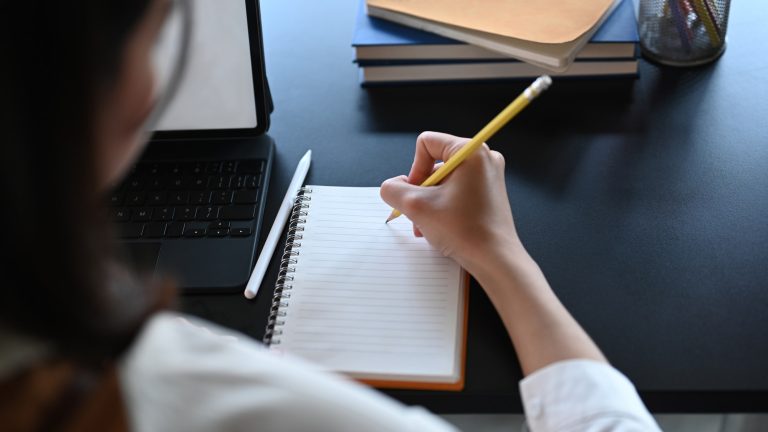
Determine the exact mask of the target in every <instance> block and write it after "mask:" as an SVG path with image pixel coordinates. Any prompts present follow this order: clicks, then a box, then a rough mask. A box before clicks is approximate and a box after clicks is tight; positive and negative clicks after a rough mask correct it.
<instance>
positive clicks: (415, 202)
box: [380, 176, 424, 221]
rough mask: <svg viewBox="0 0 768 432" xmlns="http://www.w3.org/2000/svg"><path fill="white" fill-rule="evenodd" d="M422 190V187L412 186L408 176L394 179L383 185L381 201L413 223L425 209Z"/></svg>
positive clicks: (386, 181)
mask: <svg viewBox="0 0 768 432" xmlns="http://www.w3.org/2000/svg"><path fill="white" fill-rule="evenodd" d="M421 189H422V188H421V187H420V186H416V185H412V184H410V183H409V182H408V177H406V176H398V177H393V178H391V179H388V180H385V181H384V183H382V184H381V192H380V193H381V199H383V200H384V202H386V203H387V204H389V205H390V206H392V208H395V209H397V210H400V211H401V212H402V213H404V214H405V215H407V216H408V217H409V218H410V219H411V220H412V221H413V220H415V219H414V218H418V215H419V214H420V213H421V210H422V209H423V207H424V206H423V204H422V202H421V201H422V198H421V196H422V195H423V191H422V190H421Z"/></svg>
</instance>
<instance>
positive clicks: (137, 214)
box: [131, 207, 152, 222]
mask: <svg viewBox="0 0 768 432" xmlns="http://www.w3.org/2000/svg"><path fill="white" fill-rule="evenodd" d="M150 219H152V208H150V207H139V208H137V209H133V213H132V214H131V220H132V221H134V222H144V221H148V220H150Z"/></svg>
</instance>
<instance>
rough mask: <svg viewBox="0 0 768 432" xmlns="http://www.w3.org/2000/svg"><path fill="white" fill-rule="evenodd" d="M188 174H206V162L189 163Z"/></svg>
mask: <svg viewBox="0 0 768 432" xmlns="http://www.w3.org/2000/svg"><path fill="white" fill-rule="evenodd" d="M186 174H190V175H193V176H197V175H202V174H205V163H204V162H195V163H191V164H189V165H187V169H186Z"/></svg>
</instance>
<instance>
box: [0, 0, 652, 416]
mask: <svg viewBox="0 0 768 432" xmlns="http://www.w3.org/2000/svg"><path fill="white" fill-rule="evenodd" d="M233 1H234V0H233ZM169 7H170V2H169V0H132V1H129V0H110V1H102V0H81V1H79V2H74V3H72V2H50V4H47V3H46V4H42V3H41V2H34V1H29V2H10V1H6V2H4V3H3V6H2V12H3V13H2V17H3V21H4V22H3V23H2V24H3V25H2V26H0V27H2V29H3V31H4V34H3V35H2V36H3V37H2V42H1V43H3V44H4V45H3V51H2V55H3V59H4V61H5V62H6V67H3V68H0V74H2V76H0V78H1V81H0V82H2V85H3V87H4V91H3V94H4V97H3V98H2V99H1V100H2V103H3V115H2V120H0V121H2V122H3V123H2V133H3V134H4V138H3V148H4V153H3V154H4V156H3V157H4V162H5V163H4V167H3V168H4V169H3V173H2V187H3V193H4V195H3V196H4V197H5V198H6V201H7V202H8V203H10V205H8V206H6V207H4V211H3V212H2V217H3V227H4V228H5V229H6V232H5V240H4V245H3V246H4V247H3V250H4V259H3V260H2V266H3V267H2V275H3V278H4V280H5V281H6V283H5V284H4V286H3V288H2V290H1V291H0V296H1V297H0V424H2V425H3V428H4V429H7V430H124V429H128V428H132V429H135V430H146V431H172V430H179V431H196V430H200V431H204V430H246V429H255V430H265V431H268V430H281V431H302V430H307V431H345V430H350V431H353V430H354V431H358V430H367V431H375V430H397V431H402V430H418V431H438V430H452V427H451V426H450V425H448V424H446V423H445V422H443V421H442V420H440V419H439V418H437V417H435V416H433V415H431V414H429V413H428V412H426V411H424V410H421V409H418V408H409V407H405V406H403V405H401V404H399V403H398V402H396V401H393V400H390V399H388V398H386V397H384V396H383V395H381V394H379V393H377V392H375V391H372V390H370V389H367V388H365V387H363V386H360V385H358V384H356V383H354V382H351V381H349V380H347V379H344V378H343V377H340V376H336V375H333V374H329V373H327V372H323V371H320V370H317V369H316V368H314V367H313V366H312V365H310V364H306V363H304V362H302V361H300V360H298V359H291V358H284V357H280V358H276V357H274V356H273V355H272V354H271V353H270V352H269V351H268V350H265V349H264V348H263V347H261V346H260V345H258V344H257V343H255V342H253V341H250V340H249V339H248V338H246V337H243V336H239V335H237V334H235V333H233V332H230V331H228V330H224V329H221V328H218V327H216V326H215V325H213V324H209V323H204V322H202V321H199V320H196V319H193V318H184V317H183V316H182V315H180V314H178V313H175V312H171V311H169V310H168V309H169V307H170V305H171V304H172V301H173V296H174V291H173V289H172V287H171V286H170V284H168V283H167V282H163V281H157V280H151V279H149V278H147V277H143V276H142V275H135V274H132V273H131V272H130V271H128V270H127V269H126V268H125V267H124V266H122V265H121V264H120V261H119V259H118V255H119V254H118V253H117V251H116V249H115V244H114V242H113V241H112V235H111V234H112V233H111V227H110V226H109V225H108V224H107V223H106V221H105V214H104V213H105V209H104V208H103V206H102V205H101V197H102V195H103V194H104V192H105V191H106V190H107V189H108V188H109V186H110V185H111V184H114V183H115V182H116V181H119V179H120V178H121V177H122V176H123V175H124V174H125V171H126V170H127V168H128V167H129V166H130V165H131V164H132V163H133V162H134V161H135V159H136V158H137V155H138V154H139V153H140V152H141V150H142V147H143V145H144V139H143V134H142V129H143V128H142V126H143V125H144V124H145V122H146V121H147V119H148V118H153V117H154V114H155V113H153V107H154V105H155V103H156V102H155V101H156V100H157V97H156V95H155V94H156V90H155V85H154V81H153V74H152V70H153V68H152V61H151V52H152V50H153V48H154V46H155V44H156V40H157V38H158V34H159V32H160V29H161V27H162V24H163V22H164V20H165V17H166V15H167V13H168V10H169ZM47 33H49V34H47ZM43 59H44V61H42V60H43ZM465 142H466V140H465V139H462V138H457V137H453V136H449V135H444V134H438V133H424V134H422V135H421V136H420V137H419V139H418V140H417V143H416V156H415V160H414V164H413V167H412V169H411V172H410V174H409V175H408V176H407V177H406V176H401V177H397V178H393V179H390V180H387V181H386V182H384V184H383V185H382V189H381V193H382V198H383V199H384V200H385V201H386V202H387V203H388V204H390V205H392V206H393V207H396V208H398V209H400V210H402V211H403V212H404V213H405V214H406V215H407V216H408V217H409V218H410V219H411V220H412V221H414V224H415V225H414V233H415V235H417V236H424V237H426V239H427V240H428V241H429V242H430V243H431V244H432V245H434V246H435V247H436V248H437V249H439V250H440V251H442V252H443V253H444V254H446V255H447V256H450V257H451V258H453V259H455V260H456V261H457V262H458V263H460V264H461V265H462V266H463V267H464V268H465V269H467V271H469V272H470V273H471V274H472V275H473V276H474V277H475V278H476V279H477V280H478V281H479V282H480V284H481V285H482V286H483V288H484V289H485V290H486V292H487V293H488V295H489V297H490V299H491V300H492V302H493V304H494V305H495V307H496V309H497V310H498V311H499V314H500V315H501V317H502V319H503V321H504V324H505V326H506V328H507V330H508V332H509V334H510V337H511V339H512V342H513V343H514V346H515V348H516V350H517V353H518V356H519V358H520V364H521V365H522V368H523V372H524V373H525V375H526V378H525V379H524V380H523V382H522V383H521V392H522V395H523V400H524V406H525V410H526V413H527V415H528V419H529V425H530V427H531V429H532V430H534V431H539V430H541V431H547V430H657V429H658V427H657V426H656V424H655V423H654V421H653V419H652V417H651V416H650V415H649V414H648V412H647V411H646V409H645V407H644V406H643V404H642V402H641V401H640V399H639V397H638V396H637V393H636V392H635V390H634V387H633V386H632V384H631V383H630V382H629V381H628V380H627V379H626V378H625V377H624V376H623V375H621V374H620V373H619V372H617V371H616V370H614V369H612V368H611V367H610V366H609V365H608V364H607V362H606V361H605V359H604V357H603V355H602V354H601V353H600V351H599V350H598V348H597V347H596V346H595V345H594V343H593V342H592V341H591V340H590V339H589V337H588V336H587V335H586V333H585V332H584V331H583V330H582V329H581V328H580V327H579V325H578V324H577V323H576V322H575V321H574V320H573V318H572V317H571V316H570V315H569V314H568V312H567V311H566V310H565V309H564V308H563V306H562V305H561V304H560V302H559V301H558V300H557V298H556V297H555V295H554V294H553V292H552V290H551V289H550V287H549V286H548V284H547V282H546V280H545V278H544V276H543V275H542V274H541V272H540V270H539V268H538V267H537V265H536V264H535V263H534V262H533V260H532V259H531V258H530V256H529V255H528V254H527V253H526V251H525V249H524V248H523V246H522V244H521V243H520V240H519V238H518V237H517V234H516V232H515V227H514V222H513V219H512V213H511V210H510V206H509V202H508V201H507V198H506V197H507V193H506V190H505V185H504V162H503V158H502V157H501V155H499V154H498V153H496V152H493V151H490V150H489V149H488V148H487V147H485V148H483V149H482V150H481V151H478V152H477V154H475V155H474V156H472V157H471V158H469V159H468V160H467V161H466V162H465V163H464V164H463V165H462V166H461V167H460V168H458V169H457V170H456V171H455V172H454V173H453V174H452V175H451V176H450V177H449V178H448V179H446V181H445V182H444V183H443V184H442V185H440V186H436V187H432V188H421V187H418V186H415V184H419V183H420V182H421V181H422V180H423V179H424V178H425V177H426V176H427V174H428V173H430V172H431V170H432V168H433V165H434V163H435V161H436V160H445V159H447V158H448V157H450V155H451V154H453V153H454V152H455V151H456V150H457V149H458V148H459V147H460V146H461V145H463V143H465ZM467 197H471V202H469V203H467V201H466V199H467ZM470 210H471V211H470ZM163 310H165V311H163Z"/></svg>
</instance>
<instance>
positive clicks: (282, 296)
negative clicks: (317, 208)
mask: <svg viewBox="0 0 768 432" xmlns="http://www.w3.org/2000/svg"><path fill="white" fill-rule="evenodd" d="M311 193H312V189H310V188H306V187H304V188H301V189H300V190H299V193H298V194H297V195H296V198H295V199H294V201H293V209H292V210H291V217H290V219H288V234H287V235H286V238H285V249H284V250H283V255H282V256H281V257H280V270H279V271H278V273H277V282H275V291H274V294H273V295H272V305H271V306H270V308H269V316H268V317H267V326H266V329H265V330H264V339H263V342H264V344H265V345H267V346H272V345H278V344H280V335H282V334H283V331H282V326H283V325H285V316H286V314H287V311H286V309H287V308H288V307H289V306H290V301H289V299H290V298H291V290H292V289H293V283H292V282H293V273H296V264H298V256H299V249H300V248H301V240H302V238H303V237H304V234H303V233H304V224H305V223H306V222H307V219H306V217H307V215H308V214H309V202H310V201H311V200H312V197H311V196H310V194H311Z"/></svg>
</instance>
